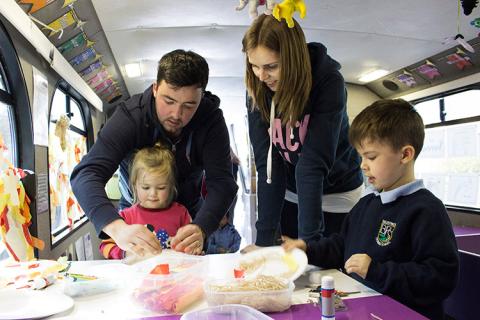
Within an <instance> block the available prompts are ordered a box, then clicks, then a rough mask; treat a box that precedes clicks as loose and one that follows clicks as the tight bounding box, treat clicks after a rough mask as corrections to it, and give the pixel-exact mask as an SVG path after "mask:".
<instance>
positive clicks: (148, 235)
mask: <svg viewBox="0 0 480 320" xmlns="http://www.w3.org/2000/svg"><path fill="white" fill-rule="evenodd" d="M103 232H105V233H106V234H108V235H109V236H110V237H111V238H112V239H113V241H115V243H116V244H117V246H119V247H120V248H121V249H122V250H125V251H127V252H128V251H130V252H132V253H134V254H136V255H138V256H144V255H145V254H153V255H155V254H159V253H161V252H162V247H161V245H160V241H158V239H157V238H156V237H155V235H154V234H153V232H151V231H150V230H148V229H147V228H146V227H145V226H144V225H141V224H132V225H128V224H126V223H125V221H123V220H122V219H117V220H115V221H112V222H110V223H109V224H107V225H106V226H105V227H104V228H103Z"/></svg>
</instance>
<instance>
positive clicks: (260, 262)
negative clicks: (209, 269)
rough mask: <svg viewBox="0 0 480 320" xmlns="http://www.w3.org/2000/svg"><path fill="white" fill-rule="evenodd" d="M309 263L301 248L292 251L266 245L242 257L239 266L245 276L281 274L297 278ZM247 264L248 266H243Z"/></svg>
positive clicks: (289, 277)
mask: <svg viewBox="0 0 480 320" xmlns="http://www.w3.org/2000/svg"><path fill="white" fill-rule="evenodd" d="M307 265H308V259H307V255H306V254H305V252H304V251H302V250H300V249H296V248H295V249H293V250H292V251H290V252H288V253H287V252H285V250H284V249H283V248H282V247H280V246H277V247H266V248H261V249H257V250H254V251H250V252H248V253H245V254H244V255H242V256H241V257H240V260H239V267H240V268H241V269H244V270H245V276H247V277H250V276H256V275H259V274H262V275H269V276H280V277H285V278H288V279H290V280H292V281H293V280H295V279H297V278H298V277H300V276H301V275H302V273H303V272H304V271H305V268H306V267H307ZM244 266H247V268H242V267H244Z"/></svg>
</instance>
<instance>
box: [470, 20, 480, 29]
mask: <svg viewBox="0 0 480 320" xmlns="http://www.w3.org/2000/svg"><path fill="white" fill-rule="evenodd" d="M470 24H471V25H472V26H474V27H476V28H480V18H475V19H473V20H472V21H470Z"/></svg>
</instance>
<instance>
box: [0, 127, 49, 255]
mask: <svg viewBox="0 0 480 320" xmlns="http://www.w3.org/2000/svg"><path fill="white" fill-rule="evenodd" d="M6 150H7V148H6V146H5V144H4V142H3V137H2V136H1V135H0V234H1V238H2V242H3V243H4V244H5V247H6V248H7V251H8V254H9V255H10V257H11V258H12V259H14V260H15V261H29V260H33V259H34V258H35V257H34V252H33V248H34V247H35V248H38V249H40V250H43V248H44V246H45V243H44V242H43V241H42V240H40V239H37V238H35V237H33V236H32V235H31V234H30V231H29V230H28V227H29V226H30V225H31V223H32V221H31V220H32V216H31V214H30V199H29V198H28V196H27V194H26V192H25V188H24V186H23V183H22V181H21V179H22V178H24V177H25V176H26V173H25V172H24V171H23V170H22V169H19V168H14V167H13V165H12V164H11V163H10V162H9V161H8V160H7V158H6V157H5V156H4V155H3V153H4V152H5V151H6Z"/></svg>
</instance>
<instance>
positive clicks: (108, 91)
mask: <svg viewBox="0 0 480 320" xmlns="http://www.w3.org/2000/svg"><path fill="white" fill-rule="evenodd" d="M110 80H111V79H110ZM112 84H113V85H110V86H108V87H106V88H105V89H104V90H103V91H100V92H98V95H99V96H100V97H101V98H102V99H106V98H107V97H108V96H110V95H112V94H113V93H114V92H115V90H118V88H117V85H116V83H115V82H114V83H112Z"/></svg>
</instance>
